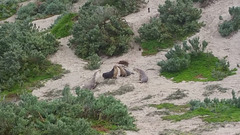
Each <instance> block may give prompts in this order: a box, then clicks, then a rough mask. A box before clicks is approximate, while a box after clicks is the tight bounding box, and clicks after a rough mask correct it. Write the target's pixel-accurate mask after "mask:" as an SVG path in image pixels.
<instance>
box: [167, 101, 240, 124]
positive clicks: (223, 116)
mask: <svg viewBox="0 0 240 135" xmlns="http://www.w3.org/2000/svg"><path fill="white" fill-rule="evenodd" d="M220 106H221V107H217V108H215V110H214V111H212V110H211V109H213V108H202V107H201V108H198V109H196V110H193V111H189V112H186V113H184V114H182V115H169V116H164V117H162V118H163V119H164V120H172V121H181V120H184V119H191V118H193V117H197V116H200V118H201V119H202V120H203V121H206V122H237V121H240V116H239V114H240V109H239V108H237V107H230V106H226V105H223V104H220Z"/></svg>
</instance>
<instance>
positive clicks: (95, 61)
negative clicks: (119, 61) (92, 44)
mask: <svg viewBox="0 0 240 135" xmlns="http://www.w3.org/2000/svg"><path fill="white" fill-rule="evenodd" d="M87 60H88V64H87V65H86V66H85V68H86V69H89V70H95V69H99V67H100V66H101V64H102V63H101V58H100V57H99V56H98V55H97V54H94V55H92V56H89V57H87Z"/></svg>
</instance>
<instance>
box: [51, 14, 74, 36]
mask: <svg viewBox="0 0 240 135" xmlns="http://www.w3.org/2000/svg"><path fill="white" fill-rule="evenodd" d="M76 16H77V14H75V13H67V14H63V15H61V16H60V17H59V18H58V19H57V20H56V21H55V24H54V25H53V27H52V29H51V33H52V34H53V35H55V36H56V38H63V37H66V36H69V35H70V34H71V31H72V28H73V24H74V19H75V17H76Z"/></svg>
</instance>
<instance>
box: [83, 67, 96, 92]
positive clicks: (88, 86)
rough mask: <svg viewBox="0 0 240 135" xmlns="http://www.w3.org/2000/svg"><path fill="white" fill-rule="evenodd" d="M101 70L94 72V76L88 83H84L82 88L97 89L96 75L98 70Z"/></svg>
mask: <svg viewBox="0 0 240 135" xmlns="http://www.w3.org/2000/svg"><path fill="white" fill-rule="evenodd" d="M99 71H100V70H98V71H96V72H95V73H94V74H93V78H92V79H91V81H90V82H88V83H87V84H86V85H84V86H83V87H82V89H89V90H91V89H95V88H96V87H97V85H98V83H97V82H96V75H97V72H99Z"/></svg>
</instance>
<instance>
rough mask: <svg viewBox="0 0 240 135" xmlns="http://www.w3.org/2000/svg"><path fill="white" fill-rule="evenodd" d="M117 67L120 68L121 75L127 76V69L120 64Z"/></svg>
mask: <svg viewBox="0 0 240 135" xmlns="http://www.w3.org/2000/svg"><path fill="white" fill-rule="evenodd" d="M117 67H118V68H119V70H120V76H121V77H126V76H128V75H127V71H126V70H125V69H124V68H123V67H121V66H117Z"/></svg>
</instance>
